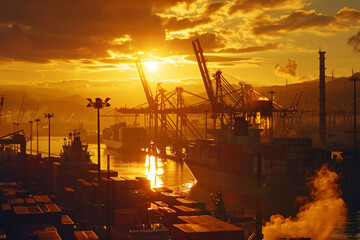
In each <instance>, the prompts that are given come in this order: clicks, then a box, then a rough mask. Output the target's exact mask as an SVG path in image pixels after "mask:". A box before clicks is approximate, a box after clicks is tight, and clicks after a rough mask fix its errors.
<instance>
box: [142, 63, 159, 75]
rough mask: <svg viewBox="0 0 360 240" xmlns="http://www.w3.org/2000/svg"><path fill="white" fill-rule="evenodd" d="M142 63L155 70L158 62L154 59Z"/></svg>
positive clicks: (152, 70) (150, 69)
mask: <svg viewBox="0 0 360 240" xmlns="http://www.w3.org/2000/svg"><path fill="white" fill-rule="evenodd" d="M144 65H145V67H146V69H148V70H149V71H151V72H155V71H156V70H157V69H158V62H155V61H149V62H144Z"/></svg>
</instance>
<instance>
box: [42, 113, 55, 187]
mask: <svg viewBox="0 0 360 240" xmlns="http://www.w3.org/2000/svg"><path fill="white" fill-rule="evenodd" d="M44 117H45V118H48V119H49V158H48V164H47V165H48V166H47V167H48V169H47V172H48V174H47V175H48V192H49V194H50V193H51V176H50V167H51V162H50V119H51V118H53V117H54V113H51V114H50V113H45V114H44Z"/></svg>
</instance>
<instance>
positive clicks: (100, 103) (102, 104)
mask: <svg viewBox="0 0 360 240" xmlns="http://www.w3.org/2000/svg"><path fill="white" fill-rule="evenodd" d="M87 100H88V101H89V103H88V105H86V106H87V107H93V108H95V109H97V141H98V187H99V196H100V189H101V188H100V183H101V181H100V179H101V168H100V109H101V108H104V107H110V104H109V103H108V101H109V100H110V98H106V99H105V101H103V100H102V99H101V98H95V102H93V101H92V100H91V98H87Z"/></svg>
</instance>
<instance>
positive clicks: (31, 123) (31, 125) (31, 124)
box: [29, 121, 33, 155]
mask: <svg viewBox="0 0 360 240" xmlns="http://www.w3.org/2000/svg"><path fill="white" fill-rule="evenodd" d="M29 123H30V155H32V127H33V121H29Z"/></svg>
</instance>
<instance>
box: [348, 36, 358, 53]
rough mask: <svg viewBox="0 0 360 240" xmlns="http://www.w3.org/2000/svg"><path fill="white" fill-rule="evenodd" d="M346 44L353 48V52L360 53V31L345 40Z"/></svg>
mask: <svg viewBox="0 0 360 240" xmlns="http://www.w3.org/2000/svg"><path fill="white" fill-rule="evenodd" d="M347 44H348V45H350V46H351V47H352V48H353V50H354V52H356V53H360V31H359V32H358V33H357V34H355V35H354V36H352V37H350V38H349V40H348V41H347Z"/></svg>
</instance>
